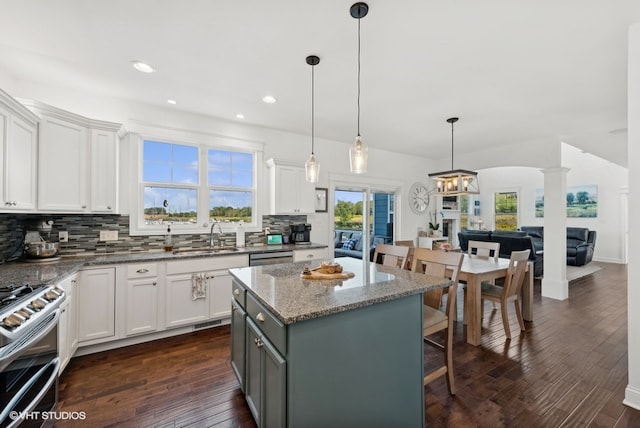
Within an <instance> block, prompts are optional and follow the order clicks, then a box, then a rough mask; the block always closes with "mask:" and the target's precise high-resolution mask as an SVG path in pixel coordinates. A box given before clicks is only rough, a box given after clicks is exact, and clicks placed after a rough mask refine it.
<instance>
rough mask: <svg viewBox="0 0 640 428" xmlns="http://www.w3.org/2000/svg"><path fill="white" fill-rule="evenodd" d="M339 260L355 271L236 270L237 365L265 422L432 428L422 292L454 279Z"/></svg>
mask: <svg viewBox="0 0 640 428" xmlns="http://www.w3.org/2000/svg"><path fill="white" fill-rule="evenodd" d="M336 261H337V262H338V263H340V264H341V265H342V266H343V268H344V271H348V272H353V273H354V274H355V275H354V277H353V278H350V279H344V280H303V279H301V277H300V274H301V273H302V271H303V269H304V267H305V266H308V265H309V262H307V263H287V264H280V265H271V266H255V267H248V268H237V269H231V270H230V272H231V275H232V276H233V295H234V299H233V301H232V309H233V315H232V324H231V335H232V338H231V343H232V346H231V360H232V361H231V363H232V367H233V369H234V371H235V373H236V376H237V378H238V381H239V383H240V386H241V388H242V390H243V392H244V394H245V397H246V400H247V403H248V405H249V407H250V409H251V412H252V413H253V416H254V418H255V419H256V422H257V423H258V426H260V427H268V428H271V427H328V426H334V427H342V426H344V427H347V426H367V427H389V426H410V427H420V426H424V387H423V381H422V379H423V371H424V368H423V341H422V293H423V292H424V291H427V290H430V289H433V288H440V287H445V286H447V285H449V281H446V280H443V279H442V278H437V277H430V276H425V275H422V274H415V273H413V272H409V271H405V270H400V269H396V268H390V267H386V266H382V265H377V264H373V263H370V262H368V261H363V260H358V259H352V258H339V259H336ZM319 264H320V262H319V261H316V263H314V262H311V267H315V266H316V265H319Z"/></svg>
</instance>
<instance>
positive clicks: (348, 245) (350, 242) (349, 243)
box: [342, 239, 356, 250]
mask: <svg viewBox="0 0 640 428" xmlns="http://www.w3.org/2000/svg"><path fill="white" fill-rule="evenodd" d="M355 246H356V240H355V239H347V240H346V241H345V242H344V244H342V249H343V250H353V249H354V247H355Z"/></svg>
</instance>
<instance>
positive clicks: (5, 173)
mask: <svg viewBox="0 0 640 428" xmlns="http://www.w3.org/2000/svg"><path fill="white" fill-rule="evenodd" d="M37 143H38V117H37V116H36V115H34V114H33V113H32V112H30V111H29V110H27V109H26V108H25V107H24V106H23V105H21V104H20V103H19V102H18V101H16V100H15V99H13V98H12V97H11V96H9V95H8V94H7V93H5V92H4V91H2V90H0V211H32V210H34V209H35V207H36V153H37Z"/></svg>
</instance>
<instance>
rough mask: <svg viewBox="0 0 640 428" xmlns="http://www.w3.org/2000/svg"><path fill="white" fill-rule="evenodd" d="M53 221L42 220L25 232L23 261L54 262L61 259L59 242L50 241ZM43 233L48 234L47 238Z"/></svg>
mask: <svg viewBox="0 0 640 428" xmlns="http://www.w3.org/2000/svg"><path fill="white" fill-rule="evenodd" d="M52 226H53V221H52V220H49V221H41V222H39V223H38V224H37V226H35V227H33V228H32V229H31V230H27V231H26V232H25V237H24V255H25V258H24V259H23V260H22V261H25V262H35V263H37V262H40V263H44V262H52V261H56V260H60V257H59V256H58V250H59V249H60V244H59V243H58V242H50V241H48V239H50V235H51V227H52ZM43 235H46V237H47V239H45V238H44V236H43Z"/></svg>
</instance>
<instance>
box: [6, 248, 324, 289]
mask: <svg viewBox="0 0 640 428" xmlns="http://www.w3.org/2000/svg"><path fill="white" fill-rule="evenodd" d="M317 248H327V245H324V244H310V245H292V244H289V245H263V246H249V247H244V248H239V249H238V251H233V252H229V253H191V252H184V253H178V254H174V253H172V252H164V251H159V252H123V253H112V254H101V255H95V254H91V255H83V256H62V257H61V258H60V260H59V261H55V262H49V263H27V262H23V261H20V260H17V261H12V262H8V263H4V264H0V287H2V286H7V285H22V284H31V285H39V284H43V283H47V284H55V283H57V282H59V281H60V280H62V279H64V278H66V277H68V276H69V275H72V274H74V273H75V272H78V271H79V270H80V269H83V268H88V267H92V266H94V267H97V266H101V265H112V264H120V263H140V262H160V261H173V260H183V259H193V258H205V257H225V256H237V255H248V254H252V253H254V254H255V253H268V252H274V251H296V250H306V249H317ZM203 249H204V248H203Z"/></svg>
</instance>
